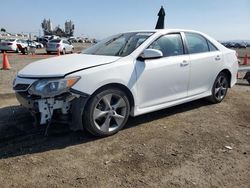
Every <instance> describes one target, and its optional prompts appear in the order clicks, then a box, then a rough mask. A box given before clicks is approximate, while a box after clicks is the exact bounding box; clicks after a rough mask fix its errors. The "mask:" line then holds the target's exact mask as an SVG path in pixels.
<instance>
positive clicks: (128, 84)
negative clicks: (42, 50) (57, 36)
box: [13, 30, 238, 136]
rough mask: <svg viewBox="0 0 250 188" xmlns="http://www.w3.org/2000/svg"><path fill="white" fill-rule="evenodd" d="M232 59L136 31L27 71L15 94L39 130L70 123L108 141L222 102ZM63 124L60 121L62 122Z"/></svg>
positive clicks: (200, 37) (199, 43) (174, 34)
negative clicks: (168, 112)
mask: <svg viewBox="0 0 250 188" xmlns="http://www.w3.org/2000/svg"><path fill="white" fill-rule="evenodd" d="M237 70H238V61H237V57H236V52H235V51H233V50H230V49H227V48H226V47H224V46H223V45H221V44H220V43H218V42H217V41H216V40H214V39H212V38H211V37H209V36H208V35H206V34H203V33H200V32H196V31H190V30H152V31H134V32H127V33H122V34H118V35H115V36H112V37H109V38H108V39H106V40H103V41H102V42H99V43H97V44H96V45H94V46H92V47H90V48H89V49H87V50H85V51H83V53H82V54H72V55H66V56H60V57H53V58H50V59H45V60H41V61H38V62H35V63H31V64H29V65H28V66H26V67H25V68H24V69H22V70H21V71H20V72H19V73H18V75H17V77H16V79H15V81H14V85H13V88H14V90H15V91H16V94H17V99H18V100H19V102H20V103H21V104H22V105H23V106H26V107H27V108H28V109H31V112H32V113H33V114H34V116H35V117H37V118H38V120H39V121H40V124H46V123H48V122H51V119H54V118H61V117H65V116H66V117H69V119H68V122H69V123H70V126H71V128H72V129H74V130H77V129H78V130H79V129H83V128H84V127H85V128H86V129H87V130H88V131H89V132H91V133H92V134H94V135H98V136H108V135H112V134H114V133H116V132H118V131H119V130H120V129H122V127H123V126H124V125H125V124H126V122H127V119H128V117H129V115H131V116H138V115H141V114H145V113H148V112H152V111H156V110H160V109H164V108H167V107H171V106H174V105H178V104H182V103H186V102H189V101H193V100H196V99H200V98H208V99H209V100H210V101H211V102H212V103H219V102H221V101H222V100H223V99H224V98H225V96H226V94H227V90H228V88H230V87H232V86H233V85H234V84H235V83H236V74H237ZM63 119H64V120H65V118H63Z"/></svg>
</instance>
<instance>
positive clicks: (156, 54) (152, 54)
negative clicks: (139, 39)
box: [140, 49, 163, 59]
mask: <svg viewBox="0 0 250 188" xmlns="http://www.w3.org/2000/svg"><path fill="white" fill-rule="evenodd" d="M160 57H163V53H162V51H160V50H156V49H145V50H143V52H142V53H141V55H140V58H142V59H154V58H160Z"/></svg>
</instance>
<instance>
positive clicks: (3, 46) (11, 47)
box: [0, 39, 19, 52]
mask: <svg viewBox="0 0 250 188" xmlns="http://www.w3.org/2000/svg"><path fill="white" fill-rule="evenodd" d="M17 41H18V39H6V40H3V41H1V42H0V50H1V51H2V52H3V51H14V52H19V50H18V48H17Z"/></svg>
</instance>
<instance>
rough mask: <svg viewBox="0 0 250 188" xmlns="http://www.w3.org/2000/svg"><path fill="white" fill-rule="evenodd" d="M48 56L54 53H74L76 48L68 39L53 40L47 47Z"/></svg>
mask: <svg viewBox="0 0 250 188" xmlns="http://www.w3.org/2000/svg"><path fill="white" fill-rule="evenodd" d="M46 51H47V53H48V54H50V53H53V52H58V51H59V52H60V53H62V54H66V53H73V51H74V46H73V45H71V43H70V42H69V41H68V40H66V39H52V40H50V41H49V42H48V43H47V45H46Z"/></svg>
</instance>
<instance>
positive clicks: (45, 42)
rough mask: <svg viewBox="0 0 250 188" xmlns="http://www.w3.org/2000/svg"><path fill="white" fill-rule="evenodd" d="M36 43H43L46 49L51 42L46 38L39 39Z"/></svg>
mask: <svg viewBox="0 0 250 188" xmlns="http://www.w3.org/2000/svg"><path fill="white" fill-rule="evenodd" d="M35 41H36V42H39V43H42V44H43V46H44V47H45V46H46V45H47V43H48V42H49V40H48V39H46V38H37V39H36V40H35Z"/></svg>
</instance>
